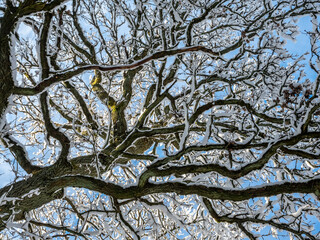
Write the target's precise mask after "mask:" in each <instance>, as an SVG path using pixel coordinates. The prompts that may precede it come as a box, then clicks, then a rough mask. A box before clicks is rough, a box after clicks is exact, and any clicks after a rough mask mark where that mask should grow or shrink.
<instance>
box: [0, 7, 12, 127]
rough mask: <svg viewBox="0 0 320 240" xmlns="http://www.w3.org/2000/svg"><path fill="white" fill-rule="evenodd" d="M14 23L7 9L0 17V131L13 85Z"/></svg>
mask: <svg viewBox="0 0 320 240" xmlns="http://www.w3.org/2000/svg"><path fill="white" fill-rule="evenodd" d="M14 24H15V16H14V15H13V14H12V13H9V11H8V10H7V11H6V13H5V15H4V16H3V18H2V23H1V28H0V66H1V67H0V131H1V129H2V127H3V125H2V124H1V122H2V121H3V118H4V117H5V116H4V115H5V111H6V109H7V107H8V103H9V97H10V95H11V92H12V89H13V86H14V80H13V76H12V69H11V61H10V54H11V44H10V38H11V37H10V36H11V34H12V30H13V28H14Z"/></svg>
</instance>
